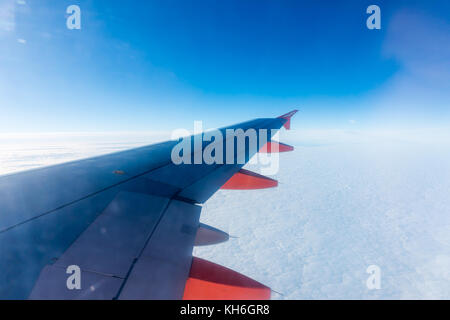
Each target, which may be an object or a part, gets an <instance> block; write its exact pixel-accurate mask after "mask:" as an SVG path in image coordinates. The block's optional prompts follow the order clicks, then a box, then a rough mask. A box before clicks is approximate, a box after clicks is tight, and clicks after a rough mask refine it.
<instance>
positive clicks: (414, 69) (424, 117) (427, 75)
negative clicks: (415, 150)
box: [366, 9, 450, 127]
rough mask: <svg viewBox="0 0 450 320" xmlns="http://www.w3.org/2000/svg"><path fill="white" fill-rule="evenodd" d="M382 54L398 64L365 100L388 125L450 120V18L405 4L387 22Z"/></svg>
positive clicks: (375, 116) (426, 124)
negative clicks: (449, 21)
mask: <svg viewBox="0 0 450 320" xmlns="http://www.w3.org/2000/svg"><path fill="white" fill-rule="evenodd" d="M382 54H383V55H384V56H385V57H386V58H389V59H393V60H395V61H396V63H397V64H398V65H399V67H400V71H399V72H397V73H396V74H395V75H394V76H393V77H392V78H391V79H390V80H389V81H388V82H386V83H385V84H384V85H383V86H382V88H380V90H378V91H376V92H374V94H373V95H372V96H370V97H369V99H368V100H367V101H366V103H368V104H369V105H370V106H371V107H372V110H374V114H371V118H372V119H374V120H375V121H377V124H380V123H383V124H387V125H388V126H392V125H398V124H402V125H405V126H414V127H417V126H420V127H435V126H437V125H439V126H442V125H445V123H446V122H448V121H449V120H450V110H449V102H450V82H449V81H448V78H449V75H450V24H449V23H448V22H447V21H444V20H440V19H438V18H435V17H430V16H427V15H425V14H423V13H419V12H416V11H412V10H410V9H404V10H401V11H399V12H398V13H397V14H396V15H395V16H393V18H392V19H391V21H390V22H389V24H388V27H387V35H386V39H385V42H384V47H383V52H382Z"/></svg>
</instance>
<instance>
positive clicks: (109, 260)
mask: <svg viewBox="0 0 450 320" xmlns="http://www.w3.org/2000/svg"><path fill="white" fill-rule="evenodd" d="M295 112H296V111H292V112H290V113H288V114H285V115H283V116H281V117H278V118H264V119H256V120H252V121H248V122H244V123H240V124H237V125H234V126H230V127H226V128H221V129H218V130H216V131H215V132H214V134H215V135H214V139H213V138H212V137H211V132H209V133H208V132H204V133H202V134H198V135H194V136H191V137H186V138H183V139H180V140H177V141H168V142H164V143H159V144H154V145H150V146H146V147H141V148H137V149H133V150H128V151H123V152H118V153H114V154H109V155H104V156H99V157H94V158H90V159H85V160H80V161H74V162H69V163H65V164H60V165H55V166H50V167H44V168H39V169H34V170H30V171H24V172H20V173H16V174H11V175H5V176H2V177H0V299H27V298H29V299H265V298H270V289H269V288H267V287H266V286H264V285H262V284H260V283H258V282H256V281H254V280H252V279H250V278H247V277H245V276H243V275H240V274H238V273H237V272H234V271H232V270H230V269H227V268H225V267H222V266H219V265H216V264H213V263H211V262H208V261H205V260H202V259H199V258H195V257H193V256H192V250H193V247H194V246H197V245H210V244H215V243H219V242H222V241H226V240H228V235H227V234H226V233H225V232H222V231H220V230H217V229H215V228H213V227H210V226H207V225H204V224H201V223H200V222H199V217H200V212H201V204H203V203H204V202H205V201H206V200H208V199H209V198H210V197H211V196H212V195H213V194H214V193H215V192H216V191H217V190H219V189H220V188H224V189H256V188H266V187H273V186H276V184H277V183H276V181H275V180H272V179H269V178H266V177H264V176H261V175H258V174H255V173H252V172H249V171H247V170H243V169H242V167H243V165H244V164H245V163H247V162H248V161H249V159H250V158H251V157H252V156H253V155H254V154H255V153H256V152H258V150H259V151H260V152H277V151H278V152H283V151H290V150H292V147H290V146H287V145H285V144H281V143H277V142H275V141H272V140H271V138H272V137H273V135H274V134H275V133H276V131H277V130H278V129H280V128H281V127H282V126H285V127H286V128H289V127H290V118H291V117H292V115H293V114H294V113H295ZM239 129H241V131H239ZM229 132H234V133H236V132H241V133H242V132H243V133H244V138H243V141H244V143H243V147H239V140H241V141H242V139H240V137H239V136H238V135H236V134H235V135H232V134H229ZM248 132H256V139H257V145H258V148H257V149H255V148H251V147H250V142H249V141H250V138H251V137H250V136H251V135H247V133H248ZM206 136H208V138H206ZM205 138H206V139H205ZM182 143H185V144H184V145H185V146H187V147H189V148H187V147H186V148H184V149H182V150H181V152H178V151H179V147H180V145H181V144H182ZM229 143H230V144H229ZM225 145H226V146H227V148H225ZM241 145H242V144H241ZM222 146H224V147H223V150H224V151H223V154H222V156H223V157H222V158H223V161H220V160H218V159H220V157H218V155H220V152H221V151H220V149H219V147H222ZM228 147H230V148H228ZM212 149H214V152H212ZM174 150H175V151H176V150H178V151H177V152H175V151H174ZM174 152H175V153H174ZM206 152H209V153H208V154H209V156H213V157H215V161H214V162H212V163H211V161H209V163H206V162H207V161H198V160H199V159H200V160H202V159H201V158H202V156H203V155H205V153H206ZM174 154H175V156H177V157H178V158H181V159H184V160H183V162H182V163H175V162H176V161H175V162H174V161H173V159H174Z"/></svg>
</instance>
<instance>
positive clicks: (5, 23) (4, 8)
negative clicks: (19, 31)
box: [0, 0, 16, 34]
mask: <svg viewBox="0 0 450 320" xmlns="http://www.w3.org/2000/svg"><path fill="white" fill-rule="evenodd" d="M14 8H15V6H14V1H12V0H6V1H2V3H1V4H0V34H2V33H6V32H12V31H14V30H15V27H16V23H15V10H14Z"/></svg>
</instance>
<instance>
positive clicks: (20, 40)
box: [17, 38, 27, 44]
mask: <svg viewBox="0 0 450 320" xmlns="http://www.w3.org/2000/svg"><path fill="white" fill-rule="evenodd" d="M17 42H18V43H21V44H26V43H27V40H25V39H20V38H19V39H17Z"/></svg>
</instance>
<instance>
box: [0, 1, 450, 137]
mask: <svg viewBox="0 0 450 320" xmlns="http://www.w3.org/2000/svg"><path fill="white" fill-rule="evenodd" d="M71 4H77V5H79V6H80V8H81V23H82V26H81V27H82V28H81V30H68V29H67V28H66V18H67V16H68V15H67V14H66V13H65V11H66V8H67V7H68V6H69V5H71ZM371 4H377V5H378V6H380V8H381V18H382V22H381V23H382V28H381V30H368V29H367V28H366V19H367V17H368V14H366V12H365V11H366V8H367V7H368V6H369V5H371ZM449 37H450V2H449V1H447V0H441V1H425V0H423V1H412V0H411V1H401V0H398V1H378V0H377V1H374V0H371V1H365V0H363V1H353V0H348V1H321V0H314V1H313V0H311V1H300V0H293V1H280V0H272V1H264V0H224V1H211V0H202V1H200V0H198V1H195V0H194V1H181V0H179V1H170V0H160V1H153V0H152V1H141V0H135V1H124V0H120V1H119V0H109V1H76V0H70V1H65V0H58V1H52V0H47V1H45V0H44V1H31V0H22V1H21V0H19V1H16V0H0V111H1V118H0V132H24V131H26V132H30V131H40V132H42V131H47V132H48V131H115V130H117V131H139V130H164V129H173V128H178V127H186V128H191V127H192V122H193V121H194V120H204V121H205V125H206V126H207V127H214V126H220V125H226V124H231V123H235V122H239V121H242V120H247V119H249V118H254V117H261V116H275V115H279V114H282V113H285V112H287V111H290V110H291V109H293V108H297V107H298V108H300V109H301V110H302V112H301V114H299V116H298V119H297V120H296V125H298V126H302V127H309V128H351V127H358V128H364V127H396V126H421V127H438V126H440V127H443V126H446V125H447V124H448V123H450V111H449V109H450V93H449V92H450V85H449V83H450V81H449V79H450V65H449V61H450V38H449Z"/></svg>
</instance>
